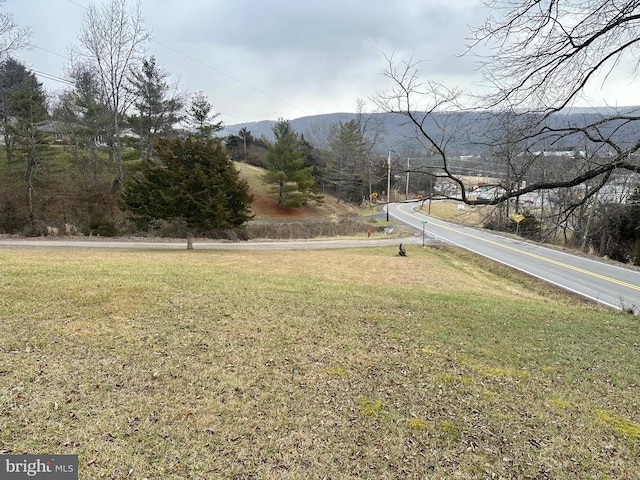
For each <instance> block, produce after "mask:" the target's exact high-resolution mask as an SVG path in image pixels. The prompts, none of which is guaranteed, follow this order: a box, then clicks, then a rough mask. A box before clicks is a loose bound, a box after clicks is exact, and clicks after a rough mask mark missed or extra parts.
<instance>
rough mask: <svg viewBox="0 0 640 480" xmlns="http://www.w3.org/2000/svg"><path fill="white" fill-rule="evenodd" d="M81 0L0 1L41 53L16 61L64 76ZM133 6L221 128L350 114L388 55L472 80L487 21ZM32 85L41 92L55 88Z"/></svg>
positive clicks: (404, 0) (425, 5)
mask: <svg viewBox="0 0 640 480" xmlns="http://www.w3.org/2000/svg"><path fill="white" fill-rule="evenodd" d="M89 3H90V2H89V0H26V1H25V0H7V1H6V2H5V3H4V4H2V6H0V8H3V9H4V10H5V11H6V12H8V13H12V14H13V15H14V17H15V20H16V22H17V23H18V24H20V25H25V26H29V27H30V28H31V29H32V31H33V37H32V40H33V43H34V44H35V45H36V46H37V47H39V48H34V49H32V50H31V51H28V52H21V53H20V54H19V55H18V56H19V57H20V58H21V59H22V60H23V61H24V62H25V63H26V64H27V66H28V67H30V68H32V69H34V70H35V71H37V72H42V73H44V74H49V75H53V76H58V77H63V76H64V66H65V63H66V61H65V59H64V58H63V57H64V56H65V55H66V54H67V49H68V47H69V46H70V45H73V44H77V34H78V32H79V30H80V28H81V22H82V18H83V16H84V14H85V9H84V8H83V6H87V5H89ZM129 4H130V5H131V6H132V5H133V0H130V1H129ZM141 7H142V12H143V16H144V18H145V25H146V27H147V28H148V29H149V30H151V32H152V36H153V41H152V42H151V43H150V45H149V54H153V55H155V56H156V58H157V60H158V62H159V64H160V65H161V66H162V67H163V68H164V69H165V70H166V71H167V72H169V73H170V74H171V75H172V77H173V78H174V79H180V82H181V83H182V85H183V87H184V88H186V89H187V90H189V91H203V92H204V93H205V94H206V95H207V96H208V97H209V100H210V101H211V103H212V104H213V106H214V109H215V110H217V111H219V112H221V113H222V115H221V119H222V120H223V121H224V122H225V123H227V124H233V123H238V122H243V121H254V120H264V119H275V118H277V117H284V118H296V117H300V116H304V115H311V114H318V113H329V112H336V111H354V110H355V109H356V102H357V101H358V99H362V100H367V99H369V98H370V97H372V96H374V95H375V94H377V93H380V92H382V91H383V90H385V89H387V88H388V87H389V84H388V81H387V80H386V79H385V78H384V76H383V75H382V73H383V72H384V70H385V68H386V61H385V58H384V56H385V55H392V54H393V55H394V58H396V59H404V60H407V59H409V58H410V57H413V59H414V60H423V63H421V64H420V65H419V70H420V75H421V77H423V78H424V79H430V80H435V81H438V82H441V83H444V84H446V85H447V86H450V87H456V86H462V87H465V88H473V86H474V83H477V82H478V81H479V80H480V75H479V73H478V72H477V70H476V64H475V59H474V58H473V57H472V56H465V57H462V58H460V57H459V55H460V54H461V53H462V52H463V51H464V50H465V46H466V40H465V39H466V37H467V35H468V32H469V30H468V25H471V24H477V23H479V22H480V21H481V20H482V18H483V17H484V15H485V14H486V12H485V11H484V10H483V6H482V3H481V1H480V0H456V1H450V0H449V1H444V0H429V1H425V0H395V1H393V0H388V1H383V0H379V1H378V0H323V1H318V0H269V1H266V0H265V1H262V0H260V1H258V0H142V1H141ZM41 79H42V80H43V81H44V83H45V86H46V87H47V88H48V89H52V90H55V89H60V88H62V87H63V84H60V83H56V82H53V81H51V80H46V79H45V78H44V76H42V77H41ZM595 93H596V96H595V97H594V98H596V99H598V100H601V99H599V98H598V96H597V93H601V92H595ZM601 96H602V95H601ZM600 103H602V102H600ZM609 103H611V100H609ZM618 103H620V104H622V103H624V102H623V100H620V101H619V102H618Z"/></svg>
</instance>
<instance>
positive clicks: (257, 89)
mask: <svg viewBox="0 0 640 480" xmlns="http://www.w3.org/2000/svg"><path fill="white" fill-rule="evenodd" d="M151 41H152V42H153V43H157V44H158V45H160V46H162V47H164V48H167V49H169V50H171V51H172V52H174V53H177V54H178V55H181V56H183V57H185V58H187V59H189V60H191V61H192V62H195V63H197V64H199V65H202V66H203V67H206V68H208V69H210V70H213V71H214V72H216V73H218V74H220V75H223V76H225V77H227V78H229V79H231V80H233V81H234V82H238V83H239V84H241V85H244V86H245V87H248V88H250V89H252V90H255V91H256V92H258V93H260V94H262V95H264V96H266V97H269V98H271V99H272V100H276V101H277V102H280V103H282V104H283V105H286V106H288V107H291V108H294V109H296V110H298V111H299V112H302V113H304V114H305V115H311V114H310V113H309V112H307V111H305V110H303V109H301V108H299V107H296V106H295V105H292V104H290V103H289V102H286V101H285V100H282V99H281V98H278V97H276V96H274V95H271V94H270V93H268V92H265V91H264V90H261V89H259V88H258V87H254V86H253V85H251V84H249V83H247V82H245V81H244V80H240V79H239V78H236V77H234V76H233V75H229V74H228V73H225V72H223V71H222V70H220V69H218V68H215V67H213V66H211V65H209V64H207V63H204V62H202V61H200V60H198V59H196V58H193V57H192V56H190V55H187V54H186V53H183V52H181V51H179V50H176V49H175V48H173V47H170V46H168V45H165V44H164V43H162V42H159V41H157V40H151Z"/></svg>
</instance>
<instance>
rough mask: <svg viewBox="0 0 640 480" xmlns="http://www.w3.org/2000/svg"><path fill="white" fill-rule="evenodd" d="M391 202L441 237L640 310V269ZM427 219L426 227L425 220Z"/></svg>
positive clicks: (402, 215) (405, 218)
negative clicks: (459, 223) (470, 226)
mask: <svg viewBox="0 0 640 480" xmlns="http://www.w3.org/2000/svg"><path fill="white" fill-rule="evenodd" d="M414 206H415V204H391V205H390V209H389V215H390V216H391V217H394V218H396V219H398V220H400V221H402V222H404V223H407V224H408V225H411V226H413V227H415V228H416V229H418V230H422V229H423V226H424V232H425V235H426V236H427V237H428V238H435V239H440V240H442V241H443V242H445V243H449V244H452V245H458V246H460V247H462V248H465V249H467V250H471V251H473V252H475V253H478V254H480V255H483V256H485V257H488V258H491V259H492V260H495V261H497V262H500V263H503V264H505V265H508V266H510V267H513V268H516V269H518V270H521V271H523V272H526V273H528V274H530V275H533V276H535V277H538V278H540V279H542V280H545V281H547V282H550V283H552V284H554V285H557V286H560V287H562V288H564V289H566V290H569V291H571V292H574V293H577V294H579V295H582V296H584V297H587V298H589V299H592V300H595V301H597V302H600V303H602V304H604V305H607V306H609V307H613V308H615V309H619V310H633V311H634V312H635V313H640V271H637V270H633V269H629V268H625V267H623V266H620V265H614V264H610V263H605V262H600V261H597V260H593V259H590V258H586V257H583V256H579V255H572V254H569V253H565V252H561V251H558V250H554V249H550V248H546V247H543V246H540V245H537V244H533V243H528V242H523V241H520V240H515V239H512V238H508V237H503V236H500V235H494V234H491V233H488V232H485V231H482V230H478V229H474V228H469V227H460V226H458V225H454V224H452V223H448V222H444V221H442V220H438V219H435V218H433V217H428V216H426V215H422V214H419V213H415V212H413V211H412V209H413V207H414ZM424 221H426V222H427V223H425V224H424V225H423V223H422V222H424Z"/></svg>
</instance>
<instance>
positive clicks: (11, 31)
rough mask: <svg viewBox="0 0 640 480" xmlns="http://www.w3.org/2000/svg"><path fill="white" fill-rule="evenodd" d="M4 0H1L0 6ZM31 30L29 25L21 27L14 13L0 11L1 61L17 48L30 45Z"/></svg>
mask: <svg viewBox="0 0 640 480" xmlns="http://www.w3.org/2000/svg"><path fill="white" fill-rule="evenodd" d="M3 3H4V0H0V7H1V6H2V4H3ZM30 35H31V31H30V30H29V28H27V27H19V26H18V25H17V24H16V23H15V21H14V20H13V15H11V14H9V13H6V12H0V61H4V60H5V59H6V58H7V57H8V56H10V55H11V54H12V53H13V52H15V51H16V50H20V49H21V48H25V47H27V46H28V45H29V36H30Z"/></svg>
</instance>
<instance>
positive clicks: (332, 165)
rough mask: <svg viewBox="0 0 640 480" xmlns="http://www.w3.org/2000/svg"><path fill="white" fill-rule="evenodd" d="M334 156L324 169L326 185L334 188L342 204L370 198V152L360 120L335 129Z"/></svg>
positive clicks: (332, 139)
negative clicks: (368, 155)
mask: <svg viewBox="0 0 640 480" xmlns="http://www.w3.org/2000/svg"><path fill="white" fill-rule="evenodd" d="M329 145H330V147H331V154H330V157H329V161H328V162H327V165H326V167H325V169H324V177H325V181H326V182H327V183H328V184H329V185H333V186H334V187H335V191H336V197H338V202H339V201H340V200H344V201H345V202H352V201H361V200H362V198H363V197H367V196H368V195H369V192H368V188H369V186H368V184H367V183H366V181H365V180H366V175H367V168H366V158H367V151H366V146H365V140H364V138H363V135H362V132H361V130H360V125H359V124H358V121H357V120H350V121H348V122H346V123H343V122H338V123H337V124H335V125H333V126H332V129H331V134H330V140H329Z"/></svg>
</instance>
